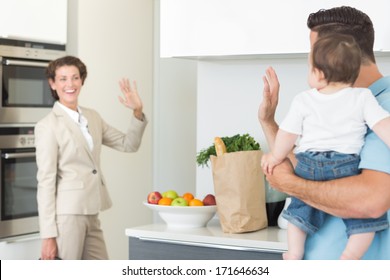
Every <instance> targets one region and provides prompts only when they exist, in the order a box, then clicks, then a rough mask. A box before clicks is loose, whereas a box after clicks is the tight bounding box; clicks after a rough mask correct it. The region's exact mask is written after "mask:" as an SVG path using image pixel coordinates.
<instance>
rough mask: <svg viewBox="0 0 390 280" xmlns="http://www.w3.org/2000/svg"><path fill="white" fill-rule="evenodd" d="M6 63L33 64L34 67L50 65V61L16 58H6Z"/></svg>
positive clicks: (17, 64)
mask: <svg viewBox="0 0 390 280" xmlns="http://www.w3.org/2000/svg"><path fill="white" fill-rule="evenodd" d="M4 63H5V65H15V66H32V67H47V66H48V65H49V63H48V62H39V61H25V60H15V59H6V60H5V61H4Z"/></svg>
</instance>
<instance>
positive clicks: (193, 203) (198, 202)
mask: <svg viewBox="0 0 390 280" xmlns="http://www.w3.org/2000/svg"><path fill="white" fill-rule="evenodd" d="M188 206H203V202H202V200H200V199H197V198H194V199H192V200H191V201H190V202H189V203H188Z"/></svg>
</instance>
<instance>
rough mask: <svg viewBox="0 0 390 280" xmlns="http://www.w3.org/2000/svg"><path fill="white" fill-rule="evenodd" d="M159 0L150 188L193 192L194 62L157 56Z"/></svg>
mask: <svg viewBox="0 0 390 280" xmlns="http://www.w3.org/2000/svg"><path fill="white" fill-rule="evenodd" d="M159 2H160V1H155V68H154V75H155V79H154V83H155V90H154V100H153V101H154V119H153V122H154V143H153V146H154V152H153V155H154V156H153V165H154V173H153V188H154V189H155V190H158V191H161V192H163V191H167V190H170V189H173V190H176V191H177V192H178V193H179V194H183V193H185V192H192V193H195V180H196V178H195V172H194V171H195V167H196V164H195V154H196V110H197V108H196V83H197V80H196V78H197V76H196V71H197V62H196V61H192V60H185V59H169V58H168V59H164V58H162V59H160V53H159ZM156 218H157V217H156Z"/></svg>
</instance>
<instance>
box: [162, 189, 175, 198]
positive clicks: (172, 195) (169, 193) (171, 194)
mask: <svg viewBox="0 0 390 280" xmlns="http://www.w3.org/2000/svg"><path fill="white" fill-rule="evenodd" d="M162 196H163V197H168V198H171V199H175V198H177V197H179V195H178V194H177V192H175V191H173V190H169V191H166V192H163V193H162Z"/></svg>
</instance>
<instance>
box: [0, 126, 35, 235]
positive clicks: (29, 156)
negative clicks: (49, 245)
mask: <svg viewBox="0 0 390 280" xmlns="http://www.w3.org/2000/svg"><path fill="white" fill-rule="evenodd" d="M34 140H35V139H34V127H33V126H16V125H15V126H3V125H1V126H0V155H1V158H0V160H1V161H0V180H1V189H0V238H5V237H13V236H19V235H25V234H30V233H36V232H38V231H39V229H38V207H37V199H36V195H37V179H36V175H37V164H36V160H35V148H34Z"/></svg>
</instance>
